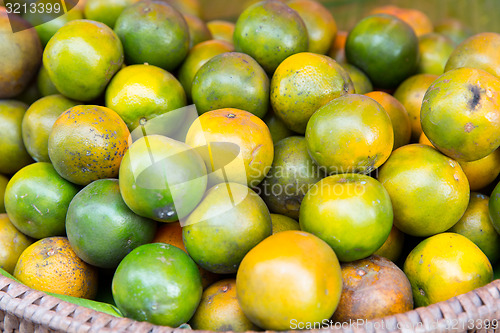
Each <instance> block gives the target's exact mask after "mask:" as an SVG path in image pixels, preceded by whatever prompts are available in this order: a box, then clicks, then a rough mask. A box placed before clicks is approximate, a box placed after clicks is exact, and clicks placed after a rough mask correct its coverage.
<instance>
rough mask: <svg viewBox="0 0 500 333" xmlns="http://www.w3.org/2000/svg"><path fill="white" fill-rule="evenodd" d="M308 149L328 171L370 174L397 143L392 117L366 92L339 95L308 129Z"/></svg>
mask: <svg viewBox="0 0 500 333" xmlns="http://www.w3.org/2000/svg"><path fill="white" fill-rule="evenodd" d="M305 137H306V142H307V151H308V152H309V155H310V156H311V158H312V159H313V160H314V161H315V162H316V164H318V165H319V166H321V167H322V168H324V169H325V170H326V171H327V172H328V173H351V172H354V173H356V172H360V173H369V172H371V171H373V170H375V169H376V168H378V167H379V166H381V165H382V164H383V163H384V162H385V161H386V160H387V158H389V155H390V154H391V151H392V147H393V146H394V131H393V129H392V124H391V118H389V115H388V114H387V112H385V110H384V108H383V107H382V106H381V105H380V104H379V103H378V102H376V101H375V100H373V99H372V98H370V97H366V96H364V95H355V94H348V95H344V96H341V97H338V98H336V99H334V100H333V101H331V102H330V103H328V104H326V105H325V106H323V107H321V108H320V109H318V110H317V111H316V112H315V113H314V114H313V116H312V117H311V119H310V120H309V122H308V123H307V129H306V135H305Z"/></svg>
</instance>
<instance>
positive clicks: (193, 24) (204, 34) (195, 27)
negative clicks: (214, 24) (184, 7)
mask: <svg viewBox="0 0 500 333" xmlns="http://www.w3.org/2000/svg"><path fill="white" fill-rule="evenodd" d="M183 16H184V19H185V20H186V23H187V25H188V29H189V49H191V48H193V46H195V45H197V44H199V43H201V42H204V41H207V40H211V39H212V33H211V32H210V30H209V29H208V27H207V24H206V23H205V22H203V20H202V19H200V18H199V17H198V16H194V15H191V14H183Z"/></svg>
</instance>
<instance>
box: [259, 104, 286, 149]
mask: <svg viewBox="0 0 500 333" xmlns="http://www.w3.org/2000/svg"><path fill="white" fill-rule="evenodd" d="M262 120H264V123H266V125H267V127H268V128H269V132H271V137H272V139H273V142H274V143H275V144H276V143H278V141H280V140H282V139H284V138H286V137H289V136H292V135H293V134H294V132H293V131H292V130H291V129H289V128H288V127H287V126H286V124H285V123H284V122H283V120H281V119H280V118H278V116H276V114H275V113H274V111H273V110H272V109H270V110H269V111H267V113H266V116H265V117H264V118H262Z"/></svg>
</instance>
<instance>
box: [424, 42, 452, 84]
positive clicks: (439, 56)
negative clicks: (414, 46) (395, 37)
mask: <svg viewBox="0 0 500 333" xmlns="http://www.w3.org/2000/svg"><path fill="white" fill-rule="evenodd" d="M418 49H419V51H420V59H419V62H418V72H419V73H428V74H434V75H441V74H443V73H444V66H445V65H446V62H447V61H448V58H449V57H450V55H451V53H452V52H453V50H454V49H455V45H454V44H453V41H452V40H451V39H449V38H448V37H446V36H445V35H441V34H438V33H430V34H426V35H423V36H420V38H419V40H418Z"/></svg>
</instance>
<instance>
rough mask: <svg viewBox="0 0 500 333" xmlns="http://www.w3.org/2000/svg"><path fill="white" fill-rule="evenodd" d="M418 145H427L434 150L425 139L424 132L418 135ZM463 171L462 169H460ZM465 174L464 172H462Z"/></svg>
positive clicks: (427, 139)
mask: <svg viewBox="0 0 500 333" xmlns="http://www.w3.org/2000/svg"><path fill="white" fill-rule="evenodd" d="M418 143H421V144H423V145H428V146H431V147H432V148H434V146H433V145H432V143H431V142H430V141H429V138H427V136H426V135H425V133H424V132H422V134H420V138H419V139H418ZM462 169H463V168H462ZM464 172H465V171H464Z"/></svg>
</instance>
